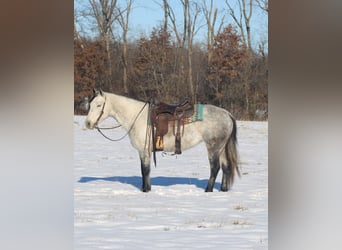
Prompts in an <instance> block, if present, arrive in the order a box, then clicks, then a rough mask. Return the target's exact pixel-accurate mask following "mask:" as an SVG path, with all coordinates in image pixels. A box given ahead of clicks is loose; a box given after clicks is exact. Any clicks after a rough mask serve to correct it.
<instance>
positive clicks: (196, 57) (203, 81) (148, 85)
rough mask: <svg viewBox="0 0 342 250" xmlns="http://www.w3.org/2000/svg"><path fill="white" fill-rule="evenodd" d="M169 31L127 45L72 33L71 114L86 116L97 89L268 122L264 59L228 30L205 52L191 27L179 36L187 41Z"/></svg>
mask: <svg viewBox="0 0 342 250" xmlns="http://www.w3.org/2000/svg"><path fill="white" fill-rule="evenodd" d="M127 13H128V12H127ZM122 20H124V19H122ZM166 20H167V19H166ZM170 20H171V21H172V18H171V19H170ZM189 20H190V17H189ZM122 27H126V28H127V25H126V26H122ZM167 27H168V25H165V24H164V26H163V25H161V26H160V27H156V28H154V29H153V31H152V32H151V34H149V35H146V36H141V37H140V38H139V39H136V40H134V41H130V42H128V41H127V39H126V38H125V37H123V39H120V40H115V39H107V38H108V37H107V36H106V35H105V34H104V35H103V36H99V38H98V39H95V38H93V39H90V38H86V37H82V36H80V35H79V34H78V33H77V31H76V28H75V29H74V81H75V85H74V88H75V89H74V95H75V98H74V113H75V114H85V113H86V109H85V106H86V105H85V103H86V102H87V98H88V100H89V98H90V97H91V95H92V89H93V88H94V87H96V88H102V89H103V90H104V91H109V92H114V93H117V94H122V95H127V96H129V97H132V98H136V99H139V100H142V101H146V100H148V99H150V98H156V99H158V100H160V101H164V102H168V103H175V102H177V101H178V100H180V99H183V98H185V97H190V98H191V99H192V100H193V101H194V102H201V103H210V104H214V105H217V106H220V107H223V108H225V109H227V110H229V111H230V112H231V113H232V114H233V115H234V116H235V117H236V118H237V119H244V120H254V119H267V105H268V92H267V90H268V84H267V79H268V66H267V63H268V55H267V53H265V52H264V51H263V50H260V51H259V52H255V51H253V50H252V48H251V47H250V46H248V43H247V42H246V38H245V37H244V36H243V35H240V34H241V32H238V31H237V30H236V29H234V28H233V26H232V25H228V26H226V27H222V29H220V31H219V32H218V33H217V34H216V35H213V36H212V38H211V39H210V41H209V39H208V46H207V47H206V48H203V46H202V45H200V44H198V43H196V42H194V41H193V40H192V38H193V33H191V30H190V28H191V27H190V26H189V29H188V31H189V33H188V34H187V35H186V36H183V38H184V37H186V38H188V40H187V41H186V39H179V38H177V33H176V29H174V30H172V32H173V33H171V31H170V30H169V29H168V28H167ZM123 30H125V29H123ZM175 33H176V35H175ZM185 33H186V30H184V34H185ZM208 37H209V36H208ZM209 45H210V46H209Z"/></svg>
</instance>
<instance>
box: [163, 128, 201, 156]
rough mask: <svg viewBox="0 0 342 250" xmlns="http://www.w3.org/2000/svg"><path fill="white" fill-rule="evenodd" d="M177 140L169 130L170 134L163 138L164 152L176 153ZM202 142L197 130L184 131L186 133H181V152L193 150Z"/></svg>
mask: <svg viewBox="0 0 342 250" xmlns="http://www.w3.org/2000/svg"><path fill="white" fill-rule="evenodd" d="M175 140H176V137H175V136H174V134H173V131H172V130H171V131H170V130H169V132H168V133H167V134H166V135H165V136H164V137H163V144H164V151H166V152H174V151H175ZM201 141H202V135H201V134H200V133H198V132H197V130H193V129H192V130H189V129H186V128H185V130H184V133H182V132H181V150H182V151H183V150H186V149H189V148H192V147H194V146H196V145H197V144H199V143H200V142H201Z"/></svg>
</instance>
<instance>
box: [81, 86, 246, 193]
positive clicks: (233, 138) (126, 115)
mask: <svg viewBox="0 0 342 250" xmlns="http://www.w3.org/2000/svg"><path fill="white" fill-rule="evenodd" d="M147 104H148V102H142V101H138V100H135V99H132V98H129V97H126V96H121V95H117V94H113V93H109V92H104V91H102V90H96V89H94V95H93V97H92V99H91V100H90V107H89V111H88V115H87V117H86V120H85V126H86V127H87V128H88V129H94V128H98V124H100V123H101V122H102V121H103V120H105V119H106V118H108V117H113V118H114V119H115V120H116V121H117V122H118V123H119V124H120V125H121V126H122V127H123V128H124V129H125V130H126V131H127V135H128V136H129V139H130V141H131V144H132V146H133V147H134V148H135V149H136V150H137V151H138V152H139V157H140V162H141V175H142V188H141V190H142V191H143V192H149V191H151V181H150V171H151V154H152V151H153V148H152V146H151V145H152V138H151V136H150V134H151V133H150V132H149V131H151V128H150V127H151V126H150V125H149V123H148V121H149V119H150V118H149V116H150V111H149V105H147ZM202 105H203V119H202V120H201V121H196V122H193V123H189V124H186V125H184V128H183V129H184V132H183V134H182V149H183V150H187V149H189V148H192V147H194V146H196V145H198V144H199V143H201V142H204V143H205V145H206V148H207V152H208V158H209V164H210V177H209V179H208V184H207V187H206V188H205V192H212V191H213V187H214V184H215V180H216V177H217V174H218V172H219V170H220V168H221V169H222V171H223V174H222V182H221V188H220V190H221V191H223V192H227V191H228V190H229V189H230V188H231V187H232V185H233V182H234V177H235V174H236V173H237V174H238V175H239V177H240V171H239V166H238V152H237V126H236V120H235V118H234V117H233V116H232V115H231V114H230V113H229V112H228V111H227V110H225V109H223V108H219V107H216V106H214V105H210V104H202ZM163 143H164V149H163V150H164V151H165V152H173V151H174V150H175V136H174V134H173V132H172V131H169V132H168V133H167V134H166V135H165V136H164V138H163Z"/></svg>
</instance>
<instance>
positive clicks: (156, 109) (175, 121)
mask: <svg viewBox="0 0 342 250" xmlns="http://www.w3.org/2000/svg"><path fill="white" fill-rule="evenodd" d="M193 114H194V105H193V104H192V103H191V102H190V100H189V98H186V99H184V100H182V101H180V102H178V103H177V104H167V103H164V102H159V103H157V104H154V105H152V110H151V122H152V125H153V127H154V128H155V131H154V130H153V131H154V132H155V136H153V141H154V147H153V151H154V152H155V151H161V150H163V149H164V144H163V136H164V135H166V134H167V133H168V130H169V124H170V125H173V134H174V136H175V154H181V153H182V151H181V133H180V130H181V126H184V119H186V118H189V117H191V116H192V115H193ZM183 133H184V130H183Z"/></svg>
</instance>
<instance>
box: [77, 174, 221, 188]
mask: <svg viewBox="0 0 342 250" xmlns="http://www.w3.org/2000/svg"><path fill="white" fill-rule="evenodd" d="M92 181H111V182H120V183H123V184H130V185H132V186H134V187H136V188H138V189H140V188H141V177H140V176H112V177H88V176H84V177H81V179H80V180H79V181H78V182H80V183H87V182H92ZM207 183H208V180H206V179H202V180H200V179H198V178H187V177H163V176H158V177H151V185H152V186H153V185H155V186H164V187H166V186H172V185H195V186H196V187H198V188H201V189H205V187H206V186H207ZM214 188H215V189H219V188H220V184H219V183H217V182H216V183H215V186H214Z"/></svg>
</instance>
